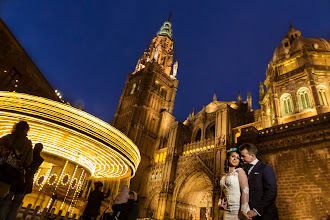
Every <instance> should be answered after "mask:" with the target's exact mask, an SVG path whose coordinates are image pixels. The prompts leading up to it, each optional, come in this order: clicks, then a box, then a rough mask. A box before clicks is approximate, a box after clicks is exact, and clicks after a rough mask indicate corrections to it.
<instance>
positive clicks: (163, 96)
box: [160, 88, 167, 99]
mask: <svg viewBox="0 0 330 220" xmlns="http://www.w3.org/2000/svg"><path fill="white" fill-rule="evenodd" d="M166 94H167V91H166V89H164V88H162V89H161V92H160V96H161V97H162V98H163V99H166Z"/></svg>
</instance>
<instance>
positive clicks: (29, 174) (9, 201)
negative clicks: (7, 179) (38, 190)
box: [0, 143, 44, 220]
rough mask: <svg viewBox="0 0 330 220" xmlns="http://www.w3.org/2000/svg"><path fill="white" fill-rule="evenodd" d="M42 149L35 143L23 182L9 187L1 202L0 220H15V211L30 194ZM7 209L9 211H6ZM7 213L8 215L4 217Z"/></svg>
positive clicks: (40, 160)
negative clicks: (4, 219)
mask: <svg viewBox="0 0 330 220" xmlns="http://www.w3.org/2000/svg"><path fill="white" fill-rule="evenodd" d="M42 149H43V145H42V144H41V143H37V144H36V145H35V146H34V148H33V160H32V163H31V164H30V166H28V167H27V168H26V169H25V171H26V172H25V182H23V183H17V184H14V185H12V186H11V187H10V191H9V193H8V194H7V195H6V196H5V198H4V199H3V200H2V202H1V205H0V219H1V220H2V219H3V218H4V217H5V216H6V220H15V218H16V215H17V210H18V208H19V206H20V204H21V203H22V201H23V199H24V197H25V195H26V194H29V193H31V192H32V187H33V177H34V174H35V173H36V172H37V170H38V168H39V166H40V165H41V164H42V162H43V161H44V159H43V158H42V157H41V155H40V153H41V151H42ZM8 209H9V211H8ZM7 211H8V214H7V215H6V213H7Z"/></svg>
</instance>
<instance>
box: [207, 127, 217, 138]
mask: <svg viewBox="0 0 330 220" xmlns="http://www.w3.org/2000/svg"><path fill="white" fill-rule="evenodd" d="M214 137H215V124H213V125H211V126H209V127H208V128H207V129H206V138H207V139H209V138H214Z"/></svg>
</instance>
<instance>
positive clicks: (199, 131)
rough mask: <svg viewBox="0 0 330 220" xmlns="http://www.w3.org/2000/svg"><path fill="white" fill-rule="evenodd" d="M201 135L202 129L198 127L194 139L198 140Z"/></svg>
mask: <svg viewBox="0 0 330 220" xmlns="http://www.w3.org/2000/svg"><path fill="white" fill-rule="evenodd" d="M201 136H202V131H201V129H199V130H198V131H197V133H196V137H195V141H200V140H201Z"/></svg>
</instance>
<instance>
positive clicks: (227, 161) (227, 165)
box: [225, 148, 243, 173]
mask: <svg viewBox="0 0 330 220" xmlns="http://www.w3.org/2000/svg"><path fill="white" fill-rule="evenodd" d="M233 152H235V153H237V154H238V155H239V157H241V154H240V152H239V151H238V150H237V148H230V149H229V150H228V151H227V157H226V160H225V173H227V172H228V171H229V157H230V155H231V154H232V153H233ZM242 166H243V163H242V161H241V159H240V160H239V164H238V166H237V167H235V169H236V168H238V167H242Z"/></svg>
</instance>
